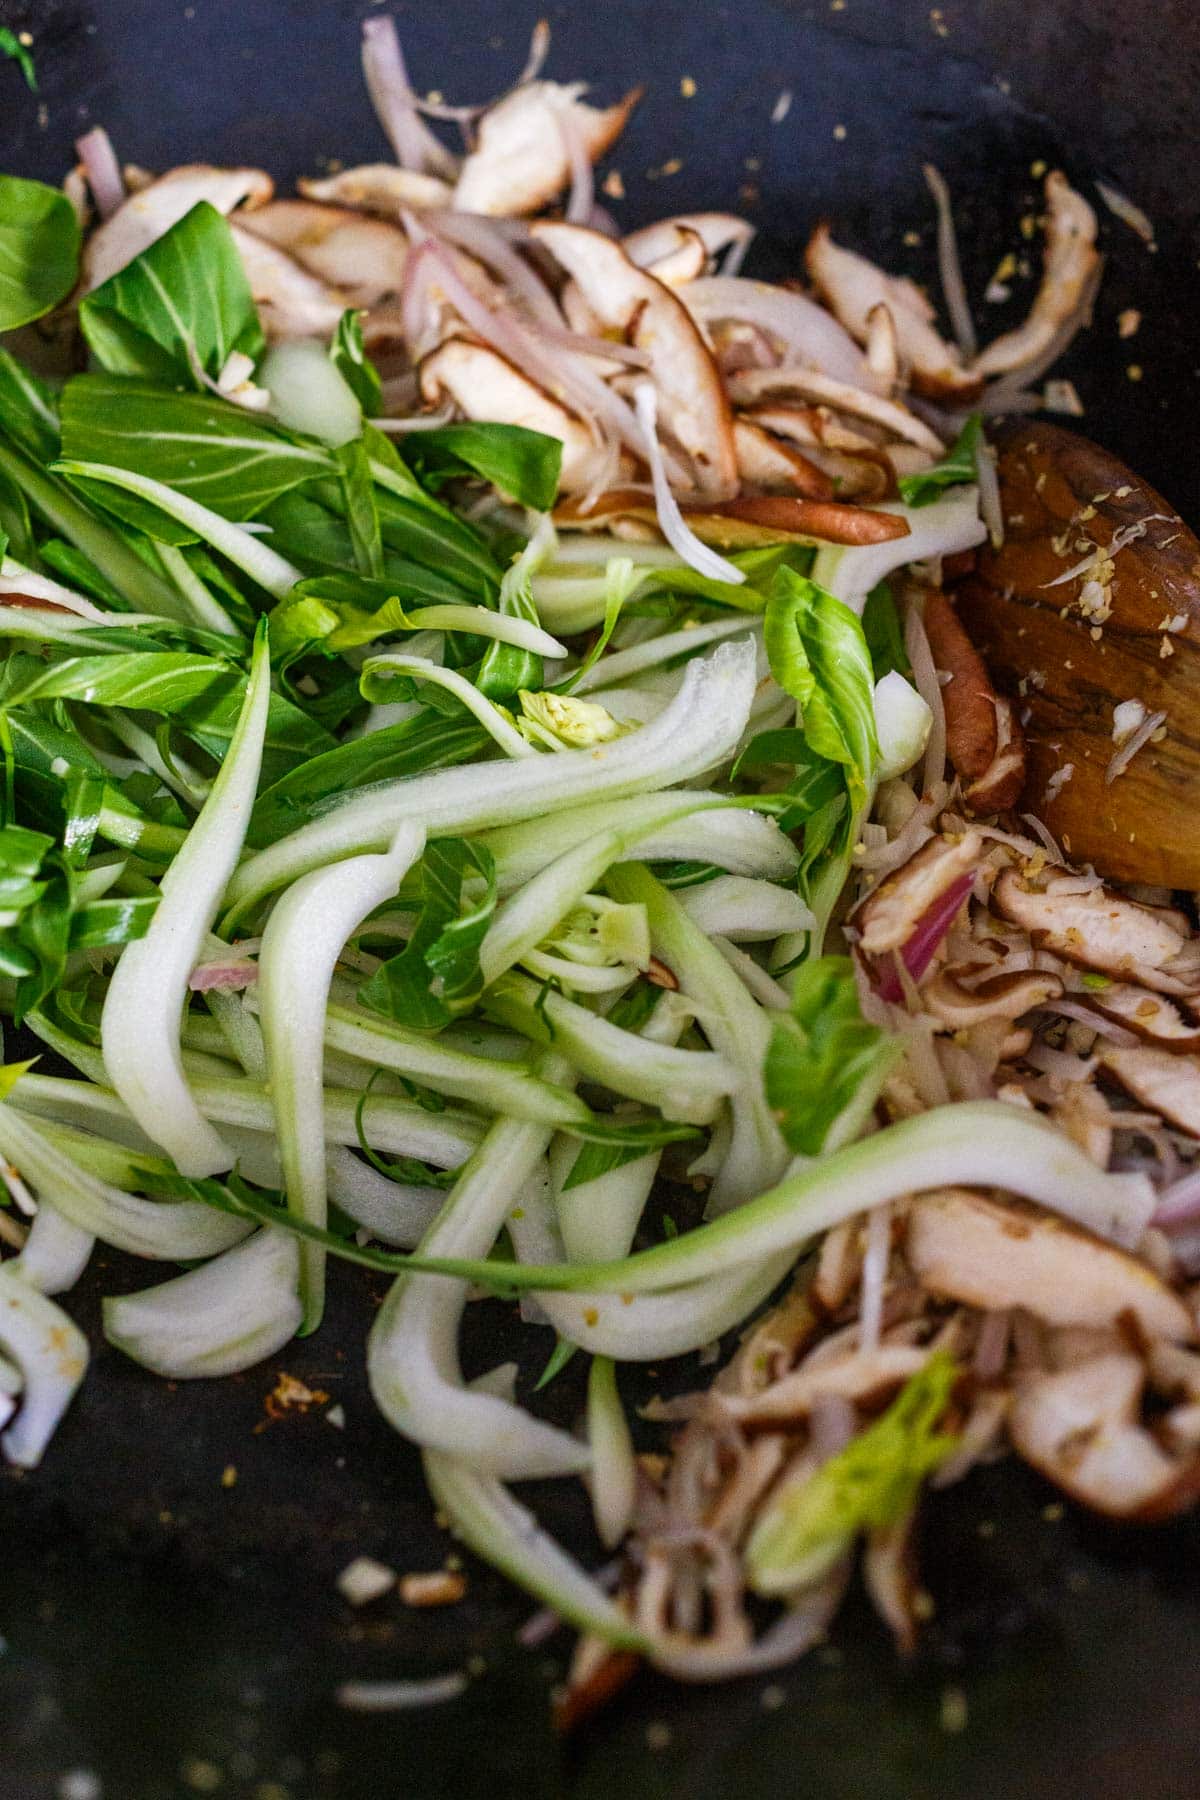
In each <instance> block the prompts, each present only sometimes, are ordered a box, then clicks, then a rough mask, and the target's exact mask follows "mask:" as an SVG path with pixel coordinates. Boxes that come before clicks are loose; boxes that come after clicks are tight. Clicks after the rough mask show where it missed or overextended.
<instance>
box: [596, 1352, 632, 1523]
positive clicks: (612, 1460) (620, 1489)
mask: <svg viewBox="0 0 1200 1800" xmlns="http://www.w3.org/2000/svg"><path fill="white" fill-rule="evenodd" d="M587 1428H588V1442H589V1444H590V1445H591V1447H592V1473H591V1488H592V1512H593V1513H594V1515H595V1519H596V1530H597V1532H598V1533H599V1536H600V1542H601V1543H602V1544H603V1545H604V1547H605V1549H606V1550H615V1549H616V1547H617V1545H618V1544H619V1543H620V1542H621V1539H622V1538H623V1537H624V1536H625V1533H626V1532H627V1531H628V1530H629V1526H630V1523H631V1521H632V1519H633V1508H634V1502H635V1500H636V1498H637V1462H636V1459H635V1458H634V1454H633V1437H632V1435H631V1433H630V1430H629V1421H628V1419H627V1418H626V1417H625V1410H624V1408H623V1407H622V1405H621V1394H620V1390H619V1389H618V1387H617V1371H616V1369H615V1367H614V1366H613V1361H612V1358H611V1357H608V1356H594V1357H593V1358H592V1366H591V1368H590V1370H589V1371H588V1391H587Z"/></svg>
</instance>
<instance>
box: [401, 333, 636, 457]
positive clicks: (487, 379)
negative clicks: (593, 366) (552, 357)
mask: <svg viewBox="0 0 1200 1800" xmlns="http://www.w3.org/2000/svg"><path fill="white" fill-rule="evenodd" d="M420 376H421V394H422V397H423V398H424V399H425V400H426V401H428V402H429V404H430V405H431V406H436V405H437V403H438V402H439V401H441V400H443V399H447V398H448V399H450V400H452V401H453V402H454V404H455V406H457V407H458V409H459V411H460V412H462V413H464V414H465V415H466V417H467V418H468V419H490V420H496V421H499V422H501V423H503V424H505V425H524V426H525V427H526V428H527V429H528V430H530V431H542V432H545V433H546V435H547V436H548V437H556V438H558V439H560V440H561V443H562V447H563V465H562V485H563V487H564V488H567V489H574V490H578V489H580V488H585V487H586V486H587V485H588V483H589V481H591V479H592V478H593V477H594V475H595V472H596V463H597V457H599V456H601V455H603V451H602V450H600V449H599V448H598V446H597V444H596V441H595V439H594V437H593V436H592V433H591V432H590V431H589V430H588V427H587V426H586V425H585V424H584V422H583V420H582V419H580V418H579V417H578V416H577V415H576V414H575V413H572V412H570V411H568V409H567V408H566V407H565V406H563V404H562V403H561V401H559V400H555V399H554V398H552V396H551V395H549V394H548V393H547V392H546V391H545V389H544V388H541V387H538V385H537V384H536V382H533V381H531V380H530V379H529V377H528V376H527V375H524V374H522V372H521V371H520V370H519V369H517V368H514V367H513V365H512V363H510V362H508V361H507V360H506V359H505V358H504V357H503V356H501V355H500V353H499V352H498V351H496V350H493V349H491V348H490V347H489V346H488V345H486V344H480V343H477V342H476V341H475V340H474V339H472V338H466V337H455V338H448V339H447V340H446V342H445V343H443V344H441V345H440V346H439V347H438V349H436V350H435V351H434V352H433V353H432V355H430V356H427V357H426V358H425V360H424V361H423V362H422V364H421V369H420Z"/></svg>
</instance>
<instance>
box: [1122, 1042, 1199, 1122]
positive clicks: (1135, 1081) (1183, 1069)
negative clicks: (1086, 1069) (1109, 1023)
mask: <svg viewBox="0 0 1200 1800" xmlns="http://www.w3.org/2000/svg"><path fill="white" fill-rule="evenodd" d="M1100 1061H1101V1063H1102V1064H1103V1066H1104V1068H1106V1069H1107V1070H1108V1072H1109V1074H1110V1075H1115V1076H1116V1078H1117V1080H1118V1081H1119V1082H1120V1084H1121V1086H1122V1087H1123V1088H1127V1089H1128V1091H1129V1092H1130V1093H1131V1094H1132V1095H1133V1097H1134V1099H1135V1100H1140V1101H1141V1103H1142V1105H1143V1106H1147V1107H1149V1108H1150V1109H1151V1111H1153V1112H1156V1113H1159V1114H1160V1115H1161V1116H1162V1117H1163V1118H1164V1119H1167V1120H1169V1122H1170V1123H1171V1124H1172V1125H1177V1126H1178V1127H1179V1129H1180V1131H1186V1132H1187V1134H1188V1136H1189V1137H1195V1138H1200V1057H1196V1056H1180V1055H1178V1054H1177V1053H1175V1052H1173V1051H1170V1050H1156V1049H1154V1048H1153V1047H1152V1046H1151V1045H1149V1044H1138V1045H1137V1046H1136V1048H1129V1049H1116V1048H1110V1049H1106V1050H1104V1051H1102V1052H1101V1056H1100Z"/></svg>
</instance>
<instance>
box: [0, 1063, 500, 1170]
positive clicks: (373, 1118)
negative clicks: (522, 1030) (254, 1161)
mask: <svg viewBox="0 0 1200 1800" xmlns="http://www.w3.org/2000/svg"><path fill="white" fill-rule="evenodd" d="M195 1092H196V1098H197V1101H198V1103H199V1105H200V1108H201V1110H202V1111H203V1112H204V1114H205V1116H206V1117H208V1118H211V1119H213V1120H214V1121H215V1122H216V1123H217V1124H219V1125H234V1126H242V1127H243V1128H245V1129H246V1130H249V1131H259V1132H268V1133H270V1134H272V1135H274V1131H275V1115H274V1113H273V1112H272V1110H271V1098H270V1095H269V1094H268V1093H267V1092H266V1091H265V1089H263V1088H261V1087H258V1086H256V1085H255V1084H254V1083H253V1082H250V1081H201V1082H197V1083H196V1084H195ZM361 1098H362V1096H361V1095H360V1094H356V1093H348V1092H343V1091H342V1090H340V1089H337V1088H326V1089H325V1091H324V1095H323V1109H324V1114H325V1136H326V1138H327V1139H328V1140H329V1141H330V1142H332V1143H335V1144H357V1142H358V1130H357V1116H358V1111H359V1105H360V1101H361ZM8 1105H10V1106H11V1107H12V1108H13V1109H14V1110H15V1111H19V1112H21V1113H33V1114H44V1115H45V1116H46V1117H47V1118H50V1119H60V1120H63V1121H64V1122H65V1123H67V1124H69V1125H81V1126H83V1127H84V1128H85V1129H86V1128H87V1127H89V1126H91V1127H93V1128H95V1129H97V1130H100V1129H103V1130H105V1131H109V1132H111V1134H112V1135H113V1136H116V1135H117V1134H118V1133H119V1134H120V1135H121V1137H122V1139H128V1138H132V1141H133V1142H134V1143H135V1144H138V1143H142V1144H146V1143H147V1142H148V1141H147V1140H146V1138H145V1136H144V1134H143V1133H142V1132H141V1131H140V1130H139V1128H138V1126H137V1124H136V1122H135V1121H134V1118H133V1115H132V1114H131V1113H130V1111H129V1109H128V1108H127V1107H126V1106H125V1105H124V1103H123V1102H122V1101H121V1100H120V1099H119V1098H118V1096H117V1095H116V1094H114V1093H112V1092H111V1090H109V1089H108V1088H104V1087H99V1086H97V1085H96V1084H95V1083H93V1082H88V1081H68V1080H63V1079H61V1078H59V1077H57V1076H53V1075H25V1076H23V1077H22V1079H21V1082H20V1085H19V1087H18V1088H17V1089H16V1090H15V1091H14V1093H13V1095H12V1097H11V1099H10V1100H9V1101H8ZM363 1129H364V1131H365V1133H366V1137H367V1141H368V1143H369V1144H370V1145H371V1147H372V1149H373V1150H376V1151H379V1152H381V1153H382V1154H384V1155H388V1156H414V1157H417V1158H419V1159H420V1160H421V1161H422V1162H429V1163H433V1164H434V1165H435V1166H436V1167H438V1168H443V1169H452V1168H456V1167H457V1165H458V1164H459V1163H460V1162H463V1161H464V1160H465V1159H466V1158H467V1157H468V1156H469V1155H470V1154H471V1152H472V1150H473V1149H474V1148H475V1146H476V1144H477V1143H478V1142H479V1138H480V1135H481V1133H482V1129H483V1126H482V1122H481V1121H480V1120H479V1119H476V1118H473V1117H472V1116H471V1115H469V1114H467V1113H463V1112H456V1111H455V1110H454V1109H453V1108H452V1107H447V1108H446V1109H445V1110H444V1111H442V1112H439V1113H433V1112H430V1111H428V1109H427V1108H425V1107H423V1106H418V1104H417V1103H416V1101H415V1100H401V1099H397V1098H395V1097H394V1096H392V1095H390V1094H379V1093H373V1094H372V1095H371V1096H370V1099H369V1100H368V1101H367V1103H366V1105H365V1107H364V1108H363Z"/></svg>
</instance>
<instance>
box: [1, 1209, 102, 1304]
mask: <svg viewBox="0 0 1200 1800" xmlns="http://www.w3.org/2000/svg"><path fill="white" fill-rule="evenodd" d="M95 1242H96V1239H95V1237H94V1235H93V1234H92V1233H91V1232H90V1231H86V1230H85V1229H84V1227H83V1226H82V1225H76V1224H75V1222H74V1220H73V1219H68V1217H67V1215H66V1213H64V1212H60V1211H59V1209H58V1207H57V1206H55V1205H54V1203H53V1201H51V1200H47V1199H46V1197H45V1195H43V1196H42V1199H41V1201H40V1202H39V1204H38V1209H37V1212H36V1213H35V1214H34V1218H33V1223H32V1225H31V1226H30V1227H29V1236H28V1237H27V1238H26V1240H25V1248H24V1249H23V1250H22V1252H21V1254H20V1256H18V1257H17V1259H16V1261H15V1262H14V1263H13V1265H12V1266H13V1268H14V1269H15V1270H16V1271H17V1273H18V1274H20V1275H21V1276H23V1278H24V1279H25V1280H26V1281H27V1282H28V1283H29V1285H30V1286H31V1287H35V1288H36V1289H37V1290H38V1292H39V1294H65V1293H66V1292H67V1291H68V1289H70V1288H73V1287H74V1286H75V1283H76V1282H77V1281H78V1280H79V1277H80V1276H81V1275H82V1274H83V1271H84V1270H85V1269H86V1268H87V1264H88V1258H89V1257H90V1256H91V1254H92V1249H93V1246H94V1245H95Z"/></svg>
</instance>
